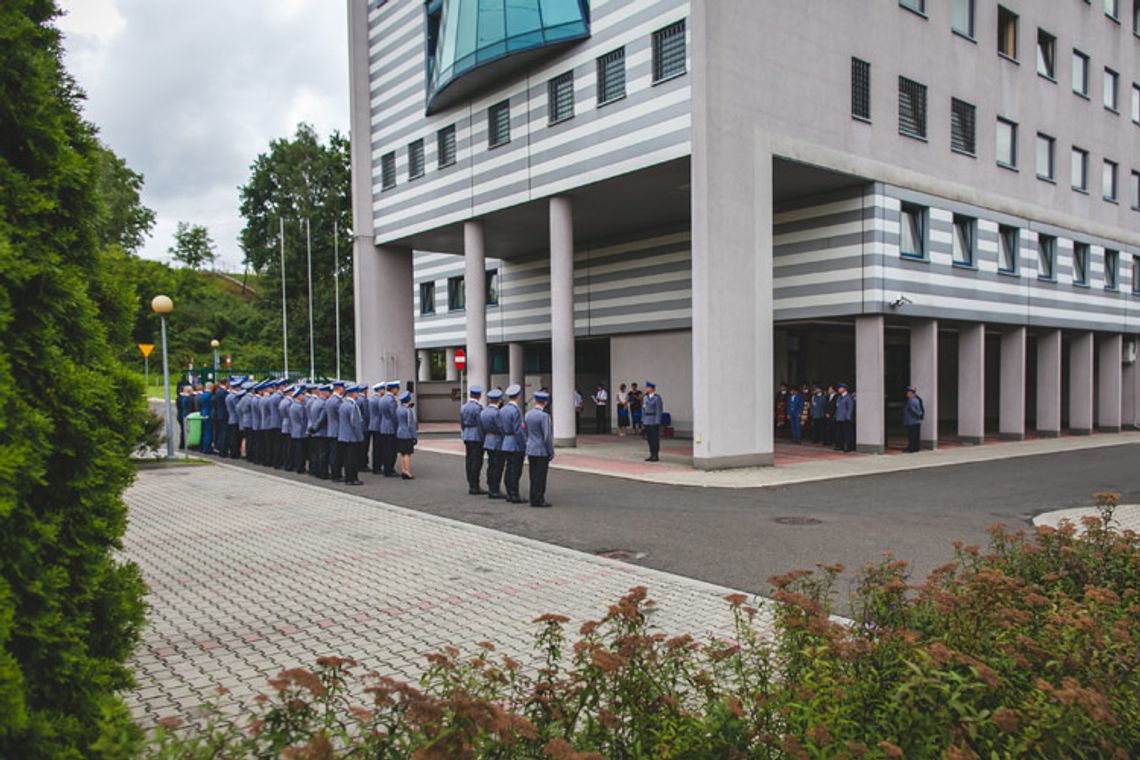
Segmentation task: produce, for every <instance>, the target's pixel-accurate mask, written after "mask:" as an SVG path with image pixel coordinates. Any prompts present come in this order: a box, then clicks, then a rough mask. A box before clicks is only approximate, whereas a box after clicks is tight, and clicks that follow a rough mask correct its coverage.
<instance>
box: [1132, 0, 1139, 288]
mask: <svg viewBox="0 0 1140 760" xmlns="http://www.w3.org/2000/svg"><path fill="white" fill-rule="evenodd" d="M1137 6H1138V7H1140V0H1137ZM1132 292H1133V293H1140V256H1137V255H1136V254H1132Z"/></svg>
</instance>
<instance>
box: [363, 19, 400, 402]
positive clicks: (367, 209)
mask: <svg viewBox="0 0 1140 760" xmlns="http://www.w3.org/2000/svg"><path fill="white" fill-rule="evenodd" d="M348 44H349V60H350V61H351V69H350V72H349V76H350V86H349V102H350V111H351V114H352V118H351V121H350V128H349V131H350V132H351V133H352V134H354V135H363V136H365V139H360V140H353V141H352V146H351V154H350V156H351V164H352V229H353V230H354V234H353V238H352V269H353V284H352V287H353V294H354V299H353V304H354V309H355V312H356V313H355V321H356V330H355V336H356V346H355V348H356V379H357V381H358V382H361V383H363V382H368V381H371V382H376V381H378V380H383V379H387V378H391V379H401V380H410V379H411V378H412V377H414V373H415V333H414V325H413V320H412V302H413V297H412V294H413V288H414V283H413V280H412V251H411V249H410V248H394V247H376V246H375V245H374V244H373V229H374V228H375V225H374V218H373V213H372V191H373V187H372V149H371V145H370V141H369V140H368V139H367V135H368V134H370V131H371V128H372V127H371V113H370V108H371V106H370V100H371V95H370V92H369V81H368V2H367V0H349V6H348Z"/></svg>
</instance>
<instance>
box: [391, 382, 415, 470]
mask: <svg viewBox="0 0 1140 760" xmlns="http://www.w3.org/2000/svg"><path fill="white" fill-rule="evenodd" d="M413 406H414V405H413V404H412V394H411V392H410V391H404V392H403V393H401V394H400V406H399V408H398V409H396V452H397V453H398V454H399V455H400V477H402V478H403V479H404V480H415V476H414V475H412V453H413V452H414V451H415V450H416V435H417V429H416V410H415V409H413V408H412V407H413Z"/></svg>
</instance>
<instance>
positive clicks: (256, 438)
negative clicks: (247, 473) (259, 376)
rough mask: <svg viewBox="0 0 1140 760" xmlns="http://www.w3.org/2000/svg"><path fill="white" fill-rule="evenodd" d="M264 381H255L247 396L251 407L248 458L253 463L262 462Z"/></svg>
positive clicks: (247, 401) (247, 447) (248, 404)
mask: <svg viewBox="0 0 1140 760" xmlns="http://www.w3.org/2000/svg"><path fill="white" fill-rule="evenodd" d="M262 387H263V386H262V383H260V382H259V383H255V384H254V386H253V387H252V388H250V389H249V395H248V396H246V405H247V406H248V407H249V437H248V441H249V442H248V443H247V444H246V447H245V451H246V458H247V459H248V460H249V461H250V462H252V463H253V464H260V463H261V389H262Z"/></svg>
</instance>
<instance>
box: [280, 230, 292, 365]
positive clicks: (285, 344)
mask: <svg viewBox="0 0 1140 760" xmlns="http://www.w3.org/2000/svg"><path fill="white" fill-rule="evenodd" d="M277 221H278V222H280V225H281V226H280V238H281V355H282V358H283V359H284V361H283V362H282V363H283V364H284V367H285V375H286V377H288V375H289V315H288V313H287V311H286V307H285V217H281V218H280V219H278V220H277Z"/></svg>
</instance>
